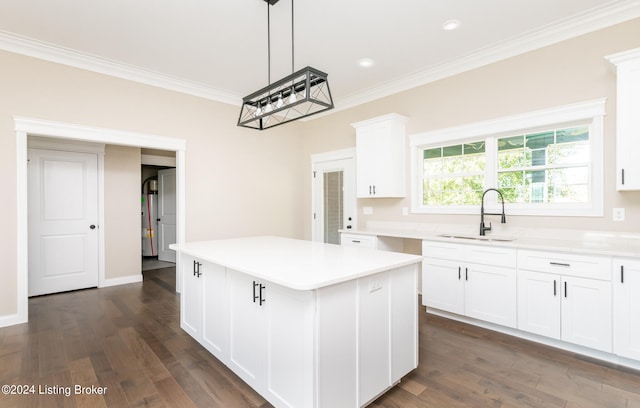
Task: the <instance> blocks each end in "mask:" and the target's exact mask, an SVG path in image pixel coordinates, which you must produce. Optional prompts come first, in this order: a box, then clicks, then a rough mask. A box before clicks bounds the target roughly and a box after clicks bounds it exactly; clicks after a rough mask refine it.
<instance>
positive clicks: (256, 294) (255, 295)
mask: <svg viewBox="0 0 640 408" xmlns="http://www.w3.org/2000/svg"><path fill="white" fill-rule="evenodd" d="M256 289H258V290H256ZM265 289H266V286H264V285H263V284H262V283H258V282H256V281H253V303H256V300H257V301H258V304H259V305H260V306H262V304H263V303H264V302H266V301H267V300H266V299H265V298H264V296H263V295H262V291H263V290H265Z"/></svg>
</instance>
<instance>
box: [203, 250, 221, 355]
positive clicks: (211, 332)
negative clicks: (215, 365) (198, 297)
mask: <svg viewBox="0 0 640 408" xmlns="http://www.w3.org/2000/svg"><path fill="white" fill-rule="evenodd" d="M200 272H201V273H202V276H201V279H202V288H203V291H202V304H203V306H202V313H203V316H202V339H201V344H202V345H203V346H204V347H205V348H206V349H207V350H209V352H210V353H211V354H213V355H214V356H216V357H218V358H220V359H221V360H225V358H224V353H225V352H226V351H227V347H226V334H227V328H226V322H227V315H226V270H225V268H224V267H223V266H220V265H215V264H212V263H208V262H204V263H203V264H202V266H201V267H200Z"/></svg>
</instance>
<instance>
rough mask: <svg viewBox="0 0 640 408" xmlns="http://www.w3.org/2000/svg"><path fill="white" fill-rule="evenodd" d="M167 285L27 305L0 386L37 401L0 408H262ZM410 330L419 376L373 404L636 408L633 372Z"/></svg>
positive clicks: (10, 332) (169, 275)
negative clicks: (193, 327) (189, 324)
mask: <svg viewBox="0 0 640 408" xmlns="http://www.w3.org/2000/svg"><path fill="white" fill-rule="evenodd" d="M174 288H175V280H174V269H173V268H167V269H159V270H152V271H145V274H144V282H143V283H140V284H131V285H124V286H117V287H111V288H104V289H100V290H98V289H89V290H83V291H76V292H69V293H63V294H57V295H50V296H42V297H37V298H32V299H30V300H29V323H28V324H23V325H18V326H13V327H7V328H2V329H0V385H5V384H8V385H11V386H13V388H14V389H13V390H12V391H16V390H17V389H18V388H19V387H20V386H27V388H31V389H30V390H29V391H34V392H35V394H28V395H6V394H4V393H0V407H3V408H4V407H92V408H93V407H127V406H128V407H143V406H151V407H225V408H228V407H270V405H269V404H268V403H266V402H265V400H264V399H263V398H261V397H260V396H259V395H258V394H256V393H255V392H253V391H252V390H251V389H250V388H249V387H248V386H247V385H246V384H244V383H243V382H242V381H241V380H240V379H239V378H238V377H236V375H235V374H233V373H232V372H231V371H229V370H228V369H226V367H225V366H224V365H222V364H221V363H220V362H218V360H216V359H215V358H213V357H212V356H211V355H210V354H209V353H208V352H207V351H206V350H204V349H203V348H202V347H200V346H199V345H198V344H197V343H196V342H195V341H194V340H192V339H191V337H189V336H188V335H187V334H185V333H184V332H183V331H182V330H181V329H180V326H179V315H180V313H179V297H178V296H177V295H176V294H175V293H174ZM420 324H421V328H420V365H419V367H418V369H417V370H415V371H413V372H412V373H410V374H409V375H408V376H406V377H405V378H404V379H403V381H402V382H401V383H400V384H399V385H397V386H396V387H394V388H393V389H392V390H390V391H389V392H388V393H386V394H385V395H383V396H382V397H380V398H379V399H378V400H376V401H375V402H374V403H372V405H371V407H375V408H380V407H385V408H392V407H402V408H411V407H416V408H417V407H437V408H445V407H446V408H448V407H580V408H588V407H598V408H601V407H616V408H618V407H626V408H633V407H636V408H638V407H640V373H639V372H635V371H631V370H626V369H617V368H615V367H611V366H607V365H602V364H598V363H597V362H594V361H590V360H588V359H584V358H580V357H577V356H574V355H573V354H571V353H568V352H563V351H558V350H555V349H552V348H550V347H546V346H540V345H537V344H534V343H530V342H527V341H524V340H520V339H516V338H513V337H510V336H506V335H502V334H498V333H495V332H491V331H487V330H484V329H480V328H476V327H472V326H468V325H465V324H460V323H456V322H452V321H449V320H447V319H442V318H438V317H434V316H428V315H426V313H424V309H423V308H421V314H420ZM76 384H77V385H80V386H88V387H90V386H94V387H106V390H105V392H104V394H103V395H99V394H96V393H95V392H98V391H99V389H96V388H94V394H88V393H82V394H79V395H75V391H76V390H75V385H76ZM32 386H33V388H32ZM67 387H69V388H67ZM3 391H4V388H3ZM67 391H69V393H70V394H71V395H70V396H68V397H67V396H66V395H65V393H66V392H67ZM41 392H44V393H48V394H40V393H41ZM332 408H333V407H332ZM335 408H341V407H335Z"/></svg>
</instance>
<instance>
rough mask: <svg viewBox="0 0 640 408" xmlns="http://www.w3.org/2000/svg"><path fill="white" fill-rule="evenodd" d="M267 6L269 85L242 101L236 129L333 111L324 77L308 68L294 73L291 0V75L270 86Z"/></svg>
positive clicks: (261, 127) (264, 126)
mask: <svg viewBox="0 0 640 408" xmlns="http://www.w3.org/2000/svg"><path fill="white" fill-rule="evenodd" d="M263 1H265V2H266V3H267V43H268V46H267V47H268V48H267V54H268V61H267V66H268V67H267V76H268V78H267V80H268V83H269V85H267V86H266V87H264V88H262V89H260V90H259V91H256V92H254V93H252V94H250V95H248V96H245V97H244V98H243V99H242V108H241V109H240V117H239V118H238V126H244V127H248V128H252V129H259V130H264V129H268V128H270V127H274V126H278V125H282V124H283V123H287V122H291V121H294V120H297V119H301V118H305V117H307V116H311V115H315V114H316V113H320V112H324V111H326V110H329V109H333V99H332V98H331V91H330V90H329V82H328V81H327V74H325V73H324V72H322V71H320V70H317V69H315V68H312V67H309V66H308V67H306V68H303V69H301V70H299V71H295V72H294V68H295V65H294V49H293V45H294V42H293V39H294V32H293V15H294V13H293V1H294V0H291V72H292V74H291V75H288V76H286V77H284V78H282V79H280V80H279V81H276V82H274V83H271V20H270V16H269V7H270V6H273V5H274V4H276V3H277V2H278V0H263Z"/></svg>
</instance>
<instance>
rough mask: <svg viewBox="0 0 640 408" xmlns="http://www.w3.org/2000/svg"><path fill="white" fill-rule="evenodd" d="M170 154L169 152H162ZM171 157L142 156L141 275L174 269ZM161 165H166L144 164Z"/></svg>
mask: <svg viewBox="0 0 640 408" xmlns="http://www.w3.org/2000/svg"><path fill="white" fill-rule="evenodd" d="M165 153H167V154H173V152H165ZM172 161H173V163H174V164H175V157H173V156H155V157H152V156H149V155H146V154H145V153H144V151H143V152H142V169H141V176H142V177H141V194H142V197H141V204H142V205H141V214H142V220H141V221H142V271H143V272H144V271H147V270H152V269H159V268H166V267H170V266H175V262H176V253H175V251H174V250H172V249H170V248H169V245H171V244H174V243H175V242H176V169H175V167H174V166H171V165H170V164H171V162H172ZM157 162H164V163H165V164H169V165H155V164H148V163H157Z"/></svg>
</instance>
